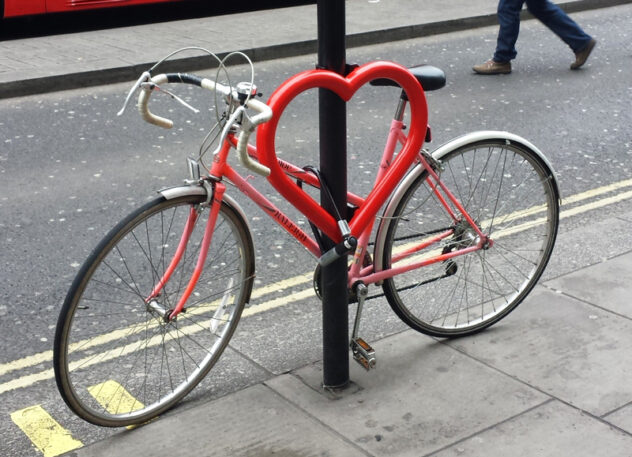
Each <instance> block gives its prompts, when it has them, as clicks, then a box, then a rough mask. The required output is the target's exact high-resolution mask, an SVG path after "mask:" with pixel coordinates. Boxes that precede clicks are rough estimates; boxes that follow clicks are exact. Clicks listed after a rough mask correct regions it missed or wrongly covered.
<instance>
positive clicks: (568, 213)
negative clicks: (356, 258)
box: [0, 179, 632, 457]
mask: <svg viewBox="0 0 632 457" xmlns="http://www.w3.org/2000/svg"><path fill="white" fill-rule="evenodd" d="M629 199H632V179H628V180H623V181H619V182H616V183H613V184H609V185H607V186H602V187H599V188H596V189H592V190H588V191H586V192H581V193H578V194H575V195H573V196H571V197H568V198H566V199H563V201H562V211H561V212H560V219H565V218H569V217H572V216H576V215H579V214H582V213H586V212H588V211H592V210H595V209H598V208H603V207H605V206H609V205H613V204H616V203H618V202H621V201H625V200H629ZM311 282H312V273H307V274H300V275H297V276H293V277H291V278H288V279H285V280H283V281H278V282H276V283H273V284H269V285H267V286H264V287H261V288H258V289H255V290H254V291H253V293H252V297H251V299H252V300H257V299H260V298H262V297H265V296H268V295H270V294H273V293H278V292H281V291H283V290H285V289H295V288H299V287H300V288H302V290H299V291H297V292H293V293H291V294H289V295H284V296H282V297H278V298H274V299H271V300H267V301H265V302H263V303H260V304H257V305H255V306H251V307H249V308H247V309H245V310H244V312H243V314H242V317H248V316H252V315H254V314H259V313H262V312H265V311H269V310H272V309H275V308H279V307H281V306H283V305H285V304H287V303H291V302H295V301H299V300H303V299H306V298H309V297H312V296H313V294H314V292H313V288H312V285H311ZM305 286H307V287H306V288H305ZM101 338H102V339H104V340H107V341H111V340H112V339H116V335H115V334H105V335H102V336H101ZM52 358H53V352H52V351H45V352H41V353H38V354H34V355H31V356H28V357H24V358H22V359H18V360H14V361H11V362H8V363H4V364H1V365H0V376H5V375H7V374H9V373H12V372H16V371H17V372H19V371H21V370H25V369H28V368H32V367H34V366H36V365H39V364H42V363H45V364H50V363H51V362H52ZM53 377H54V372H53V369H52V368H51V369H47V370H42V371H39V372H37V373H32V374H28V375H24V376H20V377H18V378H15V379H12V380H10V381H7V382H4V383H2V384H0V394H3V393H6V392H10V391H13V390H16V389H21V388H25V387H29V386H32V385H33V384H35V383H37V382H39V381H45V380H49V379H52V378H53ZM117 388H118V387H117ZM130 402H131V403H132V404H133V401H132V400H130ZM11 418H12V420H13V422H14V423H15V424H16V425H18V426H19V427H20V429H22V430H23V432H24V433H25V434H26V435H27V436H28V437H29V438H30V439H31V441H32V442H33V444H35V446H36V447H38V449H40V451H41V452H42V453H43V454H44V456H45V457H56V456H58V455H61V454H63V453H65V452H69V451H71V450H73V449H77V448H80V447H82V446H83V444H82V443H81V441H79V440H77V439H75V438H73V437H72V436H71V434H70V432H68V431H67V430H65V429H64V428H63V427H62V426H61V425H60V424H59V423H58V422H57V421H55V419H53V418H52V417H51V416H50V415H49V414H48V413H47V412H46V411H45V410H44V409H43V408H42V407H41V406H40V405H35V406H31V407H28V408H24V409H22V410H19V411H15V412H13V413H11Z"/></svg>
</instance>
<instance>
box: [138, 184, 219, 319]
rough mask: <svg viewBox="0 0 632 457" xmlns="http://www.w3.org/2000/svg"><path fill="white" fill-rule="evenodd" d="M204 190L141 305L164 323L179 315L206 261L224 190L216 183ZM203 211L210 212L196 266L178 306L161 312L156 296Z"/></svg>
mask: <svg viewBox="0 0 632 457" xmlns="http://www.w3.org/2000/svg"><path fill="white" fill-rule="evenodd" d="M205 187H206V188H207V192H208V198H207V202H206V203H203V204H202V206H199V207H191V209H190V212H189V217H188V219H187V222H186V224H185V227H184V230H183V233H182V236H181V237H180V242H179V244H178V248H177V249H176V252H175V254H174V256H173V258H172V259H171V262H169V266H168V267H167V268H166V270H165V272H164V274H163V275H162V277H161V278H160V279H159V280H158V282H157V284H156V285H155V286H154V289H153V290H152V292H151V294H150V295H149V296H148V297H147V298H146V299H145V303H146V304H147V307H148V309H150V310H151V311H153V312H155V313H158V314H159V315H160V316H162V318H163V319H164V320H165V321H166V322H169V321H172V320H174V319H175V318H176V317H177V316H178V314H180V313H181V312H182V311H183V310H184V309H185V308H184V305H185V303H186V302H187V301H188V300H189V297H190V296H191V293H192V292H193V289H194V288H195V286H196V284H197V281H198V279H199V278H200V275H201V274H202V270H203V269H204V262H205V261H206V256H207V255H208V250H209V247H210V245H211V240H212V238H213V231H214V230H215V223H216V222H217V216H218V214H219V210H220V208H221V205H222V199H223V197H224V192H225V191H226V186H225V185H224V184H223V183H221V182H219V181H214V182H212V184H211V183H208V181H205ZM204 207H209V208H210V212H209V216H208V219H207V221H206V227H205V229H204V237H203V238H202V244H201V246H200V253H199V254H198V259H197V263H196V265H195V268H194V270H193V273H192V274H191V278H190V279H189V282H188V284H187V287H186V288H185V290H184V292H183V293H182V295H181V296H180V298H179V299H178V303H177V304H176V306H175V307H174V308H173V309H166V308H164V307H163V306H162V305H161V304H160V303H159V301H158V300H157V298H158V297H159V296H160V294H161V292H162V290H163V288H164V287H165V285H166V284H167V282H169V279H170V277H171V275H172V274H173V272H174V271H175V269H176V268H177V266H178V264H179V263H180V261H181V260H182V257H183V255H184V253H185V252H186V247H187V244H188V242H189V239H190V237H191V233H192V232H193V229H194V228H195V224H196V222H197V221H198V218H199V215H200V212H201V211H202V209H203V208H204Z"/></svg>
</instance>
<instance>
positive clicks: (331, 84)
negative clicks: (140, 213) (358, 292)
mask: <svg viewBox="0 0 632 457" xmlns="http://www.w3.org/2000/svg"><path fill="white" fill-rule="evenodd" d="M379 78H388V79H392V80H394V81H395V82H397V83H398V84H399V85H400V86H401V87H402V88H403V90H404V91H405V92H406V95H407V98H408V101H409V103H410V112H411V120H410V123H409V124H410V126H411V129H410V132H409V134H408V135H405V134H404V132H403V122H402V121H401V120H398V119H395V120H393V121H392V123H391V128H390V131H389V135H388V138H387V142H386V145H385V148H384V152H383V155H382V160H381V162H380V167H379V169H378V173H377V176H376V180H375V185H374V188H373V190H372V191H371V192H370V193H369V195H368V196H367V197H366V198H362V197H359V196H357V195H354V194H352V193H349V194H348V202H349V203H351V204H353V205H354V206H356V207H357V210H356V212H355V215H354V217H353V218H352V219H351V221H350V227H351V232H352V234H353V235H354V236H356V237H357V239H358V245H357V249H356V252H355V253H354V257H353V262H352V264H351V266H350V269H349V284H350V285H351V284H354V283H356V282H357V281H362V282H364V283H365V284H371V283H376V282H379V281H382V280H384V279H386V278H389V277H393V276H395V275H398V274H401V273H403V272H406V271H410V270H413V269H416V268H421V267H423V266H425V265H429V264H432V263H436V262H442V261H445V260H447V259H450V258H453V257H456V256H459V255H463V254H466V253H469V252H472V251H476V250H479V249H482V248H484V247H487V246H489V245H490V244H491V243H492V241H491V240H490V239H488V238H487V237H486V236H485V235H484V234H483V233H481V231H480V229H479V228H478V226H477V225H476V223H475V222H474V221H473V220H472V218H471V217H470V216H469V215H468V214H467V211H466V210H465V208H464V207H463V206H462V205H461V203H460V202H459V201H458V200H457V199H456V197H455V196H454V195H453V194H452V193H451V192H450V191H449V189H447V187H446V186H445V185H444V184H443V182H442V181H441V179H440V177H439V176H438V175H437V173H436V172H435V171H434V170H433V168H432V167H431V166H430V165H429V164H428V163H427V161H426V159H425V157H424V156H423V154H421V153H420V152H419V151H420V150H421V146H422V143H423V138H424V137H425V134H426V129H427V105H426V99H425V96H424V93H423V89H422V88H421V86H420V84H419V82H418V81H417V80H416V79H415V78H414V77H413V76H412V75H411V74H410V73H409V72H408V70H406V69H405V68H404V67H401V66H399V65H397V64H394V63H390V62H374V63H371V64H367V65H364V66H361V67H359V68H357V69H356V70H354V71H353V72H352V73H351V74H350V75H348V76H347V77H346V78H344V77H342V76H340V75H337V74H336V73H333V72H328V71H323V70H312V71H308V72H304V73H300V74H298V75H296V76H294V77H292V78H290V79H289V80H287V81H286V82H285V83H283V84H282V85H281V86H280V87H279V88H278V89H277V90H276V91H275V92H274V93H273V94H272V96H271V97H270V100H269V101H268V105H269V106H270V107H271V108H272V110H273V112H274V116H273V118H272V120H270V121H269V122H267V123H265V124H263V125H261V126H260V127H259V129H258V133H257V147H256V148H255V147H254V146H252V145H248V153H249V154H250V155H251V156H252V157H253V158H255V159H257V160H258V161H259V162H261V163H262V164H263V165H265V166H266V167H268V168H269V169H270V170H271V173H270V176H269V177H268V181H269V182H270V183H271V184H272V186H273V187H274V188H275V189H276V190H277V191H278V192H279V193H280V194H281V195H283V196H284V197H285V198H286V199H287V200H288V201H289V202H290V203H291V204H292V205H293V206H294V207H296V208H297V209H298V210H299V211H301V212H302V213H303V214H304V215H305V216H306V217H307V218H308V219H309V220H310V222H312V223H313V224H315V225H316V227H318V228H319V230H321V231H322V232H323V233H324V234H325V235H326V236H328V237H329V238H331V239H332V240H334V241H339V240H340V239H341V234H340V231H339V229H338V226H337V222H336V221H335V219H334V218H333V217H332V216H331V215H329V214H328V213H327V212H326V211H325V210H324V209H322V207H321V206H320V205H319V204H318V203H317V202H315V201H314V200H313V199H312V198H311V197H310V196H309V195H308V194H306V193H305V191H303V189H302V188H301V187H299V186H298V185H297V184H296V183H295V182H294V181H292V179H299V180H301V181H303V182H305V183H306V184H308V185H310V186H313V187H316V188H318V187H320V183H319V181H318V178H317V177H316V176H314V175H313V174H311V173H309V172H306V171H305V170H303V169H301V168H299V167H296V166H295V165H292V164H290V163H288V162H285V161H283V160H281V159H278V158H277V157H276V153H275V150H274V138H275V133H276V128H277V124H278V121H279V118H280V117H281V114H282V113H283V110H284V109H285V107H286V106H287V105H288V104H289V103H290V102H291V101H292V100H293V99H294V98H295V97H296V96H297V95H299V94H301V93H302V92H304V91H306V90H308V89H312V88H327V89H330V90H332V91H334V92H336V93H337V94H338V95H339V96H340V97H341V98H343V99H344V100H349V99H350V98H351V96H352V95H353V93H355V91H356V90H357V89H358V88H359V87H361V86H362V85H364V84H365V83H367V82H369V81H371V80H373V79H379ZM236 144H237V139H236V138H235V136H234V135H233V134H230V135H229V136H228V138H227V140H226V141H225V142H224V144H223V145H222V148H221V149H220V151H219V152H218V153H217V154H216V156H215V158H214V161H213V164H212V166H211V169H210V175H211V176H213V177H214V178H216V179H217V180H216V181H215V182H214V194H213V198H212V203H211V205H210V215H209V217H208V220H207V222H206V227H205V234H204V238H203V242H202V249H201V251H200V253H199V256H198V261H197V264H196V267H195V269H194V273H193V274H192V276H191V278H190V280H189V283H188V285H187V288H186V290H185V292H184V293H183V294H182V296H181V297H180V299H179V301H178V304H177V306H176V307H175V308H174V310H173V311H171V312H170V313H169V315H168V316H166V318H168V319H173V318H175V317H176V316H177V315H178V313H180V312H181V311H182V309H183V307H184V304H185V303H186V302H187V300H188V298H189V295H190V294H191V292H192V290H193V287H194V286H195V284H196V282H197V280H198V278H199V276H200V274H201V272H202V268H203V265H204V261H205V258H206V256H207V253H208V248H209V245H210V243H211V239H212V233H213V230H214V228H215V222H216V220H217V215H218V213H219V209H220V206H221V202H222V197H223V193H224V190H225V186H224V185H223V184H222V183H221V181H219V180H220V179H222V178H226V179H227V180H228V181H230V182H231V183H233V184H234V185H235V186H236V187H237V188H238V189H239V190H240V191H241V192H242V193H243V194H245V195H246V196H247V197H248V198H250V199H251V200H252V201H254V202H255V203H256V204H257V205H258V206H259V207H261V208H262V209H263V211H264V212H265V213H266V214H268V215H269V216H270V217H271V218H272V219H273V220H274V221H276V222H277V223H278V224H279V225H280V226H281V227H283V228H284V229H285V230H286V231H287V232H288V233H289V234H290V235H291V236H292V237H294V238H295V239H296V240H297V241H298V242H299V243H301V244H302V245H303V246H304V247H305V248H306V249H307V250H308V251H309V252H311V253H312V254H313V255H314V256H316V257H320V255H321V252H320V248H319V246H318V243H317V242H316V241H315V240H314V239H313V238H312V237H311V236H309V235H308V234H307V233H305V232H304V231H303V230H302V229H301V228H300V227H299V226H298V225H297V224H295V223H294V222H293V221H292V220H291V219H290V218H289V217H287V216H286V215H285V214H284V213H283V212H282V211H281V210H279V209H278V208H277V207H276V206H275V205H274V204H273V203H272V202H270V201H269V200H268V199H267V198H266V197H265V196H263V195H262V194H261V193H260V192H259V191H257V190H256V189H255V188H254V187H253V186H252V185H251V184H250V183H249V182H248V179H247V178H243V177H242V176H241V175H239V173H238V172H237V171H236V170H235V169H234V168H232V167H231V166H230V165H229V164H228V163H227V159H228V154H229V152H230V149H231V147H235V146H236ZM398 144H400V145H401V150H400V151H399V152H398V154H397V155H396V156H395V151H396V148H397V145H398ZM417 163H419V164H421V166H423V167H424V168H425V170H426V171H427V173H428V177H427V178H426V182H427V184H428V185H429V186H430V189H431V190H432V192H433V193H434V195H435V196H436V197H437V199H438V200H439V202H441V204H442V205H443V206H444V208H445V209H446V211H447V213H448V214H449V215H450V217H451V218H452V220H453V221H454V222H455V223H456V222H457V221H459V220H460V217H459V214H460V215H461V216H462V217H463V218H464V219H465V220H466V221H467V223H468V224H469V225H470V226H471V227H472V228H473V230H474V231H475V232H476V233H477V235H478V239H479V241H478V243H477V244H476V245H474V246H470V247H467V248H463V249H459V250H456V251H453V252H449V253H445V254H440V255H436V256H433V257H430V258H426V259H423V260H420V261H417V262H413V263H410V264H407V265H402V266H393V267H391V268H389V269H386V270H381V271H379V270H378V269H379V268H380V266H373V265H371V266H366V267H363V263H362V259H363V257H364V253H365V252H366V248H367V246H368V243H369V237H370V235H371V232H372V230H373V226H374V222H375V218H376V215H377V212H378V211H379V209H380V208H381V207H382V206H383V204H384V203H385V202H386V201H387V200H388V198H389V197H390V195H391V194H392V192H393V190H394V189H395V187H396V186H397V184H398V183H399V182H400V181H401V180H402V178H403V177H404V175H405V174H406V173H407V172H408V171H409V170H410V168H411V167H412V166H413V165H415V164H417ZM449 202H451V204H452V205H453V206H454V208H455V209H453V208H452V207H451V206H450V204H449ZM197 219H198V215H197V213H196V212H195V211H194V210H192V211H191V214H190V216H189V220H188V222H187V224H186V226H185V229H184V233H183V235H182V237H181V240H180V246H179V247H178V249H177V251H176V254H175V255H174V258H173V259H172V260H171V262H170V265H169V267H168V268H167V270H166V272H165V274H164V275H163V277H162V278H161V279H160V280H159V281H158V283H157V284H156V286H155V288H154V290H153V291H152V293H151V295H150V296H149V297H148V298H147V300H146V301H147V302H148V303H149V302H150V301H151V300H152V299H153V298H154V297H156V296H157V295H158V294H159V293H160V290H161V289H162V287H163V285H164V284H165V283H166V282H167V281H168V280H169V277H170V275H171V273H172V272H173V271H174V270H175V268H176V266H177V265H178V263H179V262H180V260H181V257H182V254H183V252H184V247H185V246H186V243H188V240H189V237H190V234H191V231H192V230H193V226H194V225H195V223H196V222H197ZM453 233H454V229H453V228H450V229H446V231H444V232H443V233H440V234H437V235H436V236H434V237H432V238H431V239H427V240H424V241H422V242H421V243H419V244H418V245H416V246H414V247H411V248H409V249H407V250H406V251H404V252H401V253H399V254H397V256H395V257H394V258H393V259H391V261H392V263H393V264H395V263H397V262H398V261H400V260H403V259H405V258H408V257H409V256H411V255H412V254H415V253H417V252H419V251H421V250H423V249H426V248H428V247H429V246H432V245H434V244H436V243H438V242H440V241H441V240H443V239H445V238H447V237H449V236H451V235H452V234H453ZM376 268H378V269H376Z"/></svg>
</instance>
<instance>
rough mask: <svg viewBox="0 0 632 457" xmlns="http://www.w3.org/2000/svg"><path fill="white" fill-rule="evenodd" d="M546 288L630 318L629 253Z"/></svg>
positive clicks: (631, 257)
mask: <svg viewBox="0 0 632 457" xmlns="http://www.w3.org/2000/svg"><path fill="white" fill-rule="evenodd" d="M596 284H598V285H599V286H598V287H596ZM545 285H546V286H547V287H550V288H553V289H555V290H558V291H561V292H562V293H564V294H567V295H570V296H573V297H575V298H578V299H580V300H583V301H586V302H589V303H591V304H593V305H595V306H599V307H601V308H604V309H607V310H610V311H612V312H615V313H618V314H621V315H623V316H626V317H629V318H632V299H631V297H630V295H631V292H632V253H627V254H624V255H621V256H619V257H615V258H613V259H610V260H608V261H607V262H601V263H598V264H596V265H593V266H591V267H588V268H584V269H581V270H578V271H575V272H573V273H571V274H568V275H565V276H562V277H561V278H557V279H554V280H552V281H548V282H547V283H546V284H545Z"/></svg>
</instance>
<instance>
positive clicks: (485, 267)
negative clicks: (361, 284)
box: [382, 138, 559, 337]
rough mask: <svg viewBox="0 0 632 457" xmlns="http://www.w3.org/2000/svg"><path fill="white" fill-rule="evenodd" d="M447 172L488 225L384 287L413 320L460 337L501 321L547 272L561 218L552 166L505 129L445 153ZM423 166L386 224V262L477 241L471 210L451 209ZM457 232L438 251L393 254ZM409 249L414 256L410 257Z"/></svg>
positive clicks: (422, 328)
mask: <svg viewBox="0 0 632 457" xmlns="http://www.w3.org/2000/svg"><path fill="white" fill-rule="evenodd" d="M441 164H442V167H443V171H442V172H440V174H441V180H442V181H443V182H444V183H445V184H446V185H447V187H448V189H450V191H451V192H452V193H453V194H454V195H455V196H456V198H457V199H458V200H459V201H460V202H461V204H462V205H463V206H464V207H465V209H466V210H467V212H468V214H469V215H470V216H471V217H472V218H473V219H474V221H475V222H476V224H477V225H478V227H479V228H480V229H481V231H482V232H483V234H485V235H488V236H489V237H491V239H492V240H493V244H492V246H491V247H490V248H489V249H481V250H478V251H475V252H472V253H469V254H465V255H462V256H457V257H454V258H452V259H450V260H446V261H443V262H438V263H434V264H431V265H428V266H425V267H422V268H419V269H416V270H413V271H410V272H407V273H404V274H400V275H397V276H395V277H393V278H390V279H388V280H386V281H385V282H384V284H383V288H384V292H385V294H386V297H387V299H388V302H389V304H390V305H391V307H392V308H393V310H394V311H395V312H396V313H397V315H398V316H399V317H400V318H401V319H402V320H403V321H404V322H405V323H406V324H408V325H409V326H410V327H412V328H413V329H415V330H417V331H419V332H422V333H425V334H429V335H433V336H439V337H453V336H463V335H468V334H471V333H475V332H477V331H480V330H482V329H484V328H486V327H489V326H490V325H492V324H494V323H495V322H498V321H499V320H500V319H502V318H503V317H505V316H506V315H507V314H509V313H510V312H511V311H512V310H513V309H515V308H516V306H518V305H519V304H520V302H522V300H523V299H524V298H525V296H526V295H527V294H528V293H529V292H530V291H531V289H532V288H533V286H534V285H535V284H536V282H537V281H538V279H539V278H540V276H541V274H542V272H543V270H544V268H545V267H546V264H547V262H548V260H549V257H550V256H551V251H552V250H553V245H554V243H555V238H556V235H557V226H558V217H559V216H558V212H559V204H558V198H559V197H558V192H557V188H556V185H555V182H554V178H553V172H552V170H551V169H550V168H549V166H548V165H547V164H546V163H545V161H544V160H542V158H541V156H540V155H538V154H537V153H536V152H534V151H532V150H531V149H530V148H528V147H526V146H524V145H522V144H516V143H512V142H509V141H508V140H507V139H505V138H498V139H491V140H485V141H480V142H473V143H469V144H466V145H464V146H462V147H458V148H455V149H454V150H452V151H450V152H448V153H447V154H445V155H443V157H442V158H441ZM427 178H428V173H427V172H425V171H423V172H421V173H420V174H419V176H418V177H417V178H416V179H414V180H413V181H412V182H411V184H410V185H409V187H408V188H407V189H406V190H405V191H404V192H403V193H401V194H400V197H399V202H395V204H396V209H395V211H394V212H393V215H392V217H391V218H390V221H389V223H388V226H387V232H386V239H385V241H384V251H383V262H382V268H383V269H389V268H391V266H393V267H395V266H398V265H402V264H405V263H406V262H411V261H418V260H421V259H423V258H424V257H430V256H434V255H437V254H441V253H443V254H446V253H451V252H456V251H458V250H460V249H463V248H467V247H469V246H473V245H475V244H476V242H477V234H476V231H475V230H473V229H472V227H471V226H469V224H467V222H466V221H465V220H464V219H462V218H461V219H460V220H458V221H457V222H455V221H454V220H452V218H450V217H449V215H448V213H447V212H446V210H445V209H444V207H443V206H442V205H441V203H440V202H439V200H438V198H437V196H436V195H435V194H434V193H433V192H432V191H431V189H430V187H429V186H428V183H427ZM448 229H453V230H454V232H453V234H452V235H451V236H450V237H448V238H446V239H444V240H443V241H442V242H441V243H440V244H434V245H432V246H431V247H430V249H432V252H428V249H427V250H425V251H421V252H418V253H416V254H414V255H412V256H409V257H407V258H405V259H402V260H401V261H399V262H396V263H393V262H392V259H393V258H395V256H396V255H397V253H398V252H403V251H405V250H407V249H410V247H411V246H414V245H415V244H416V243H419V242H420V241H421V240H424V239H428V238H429V237H431V236H432V235H436V234H438V233H441V232H445V230H448ZM411 257H412V259H411Z"/></svg>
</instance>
